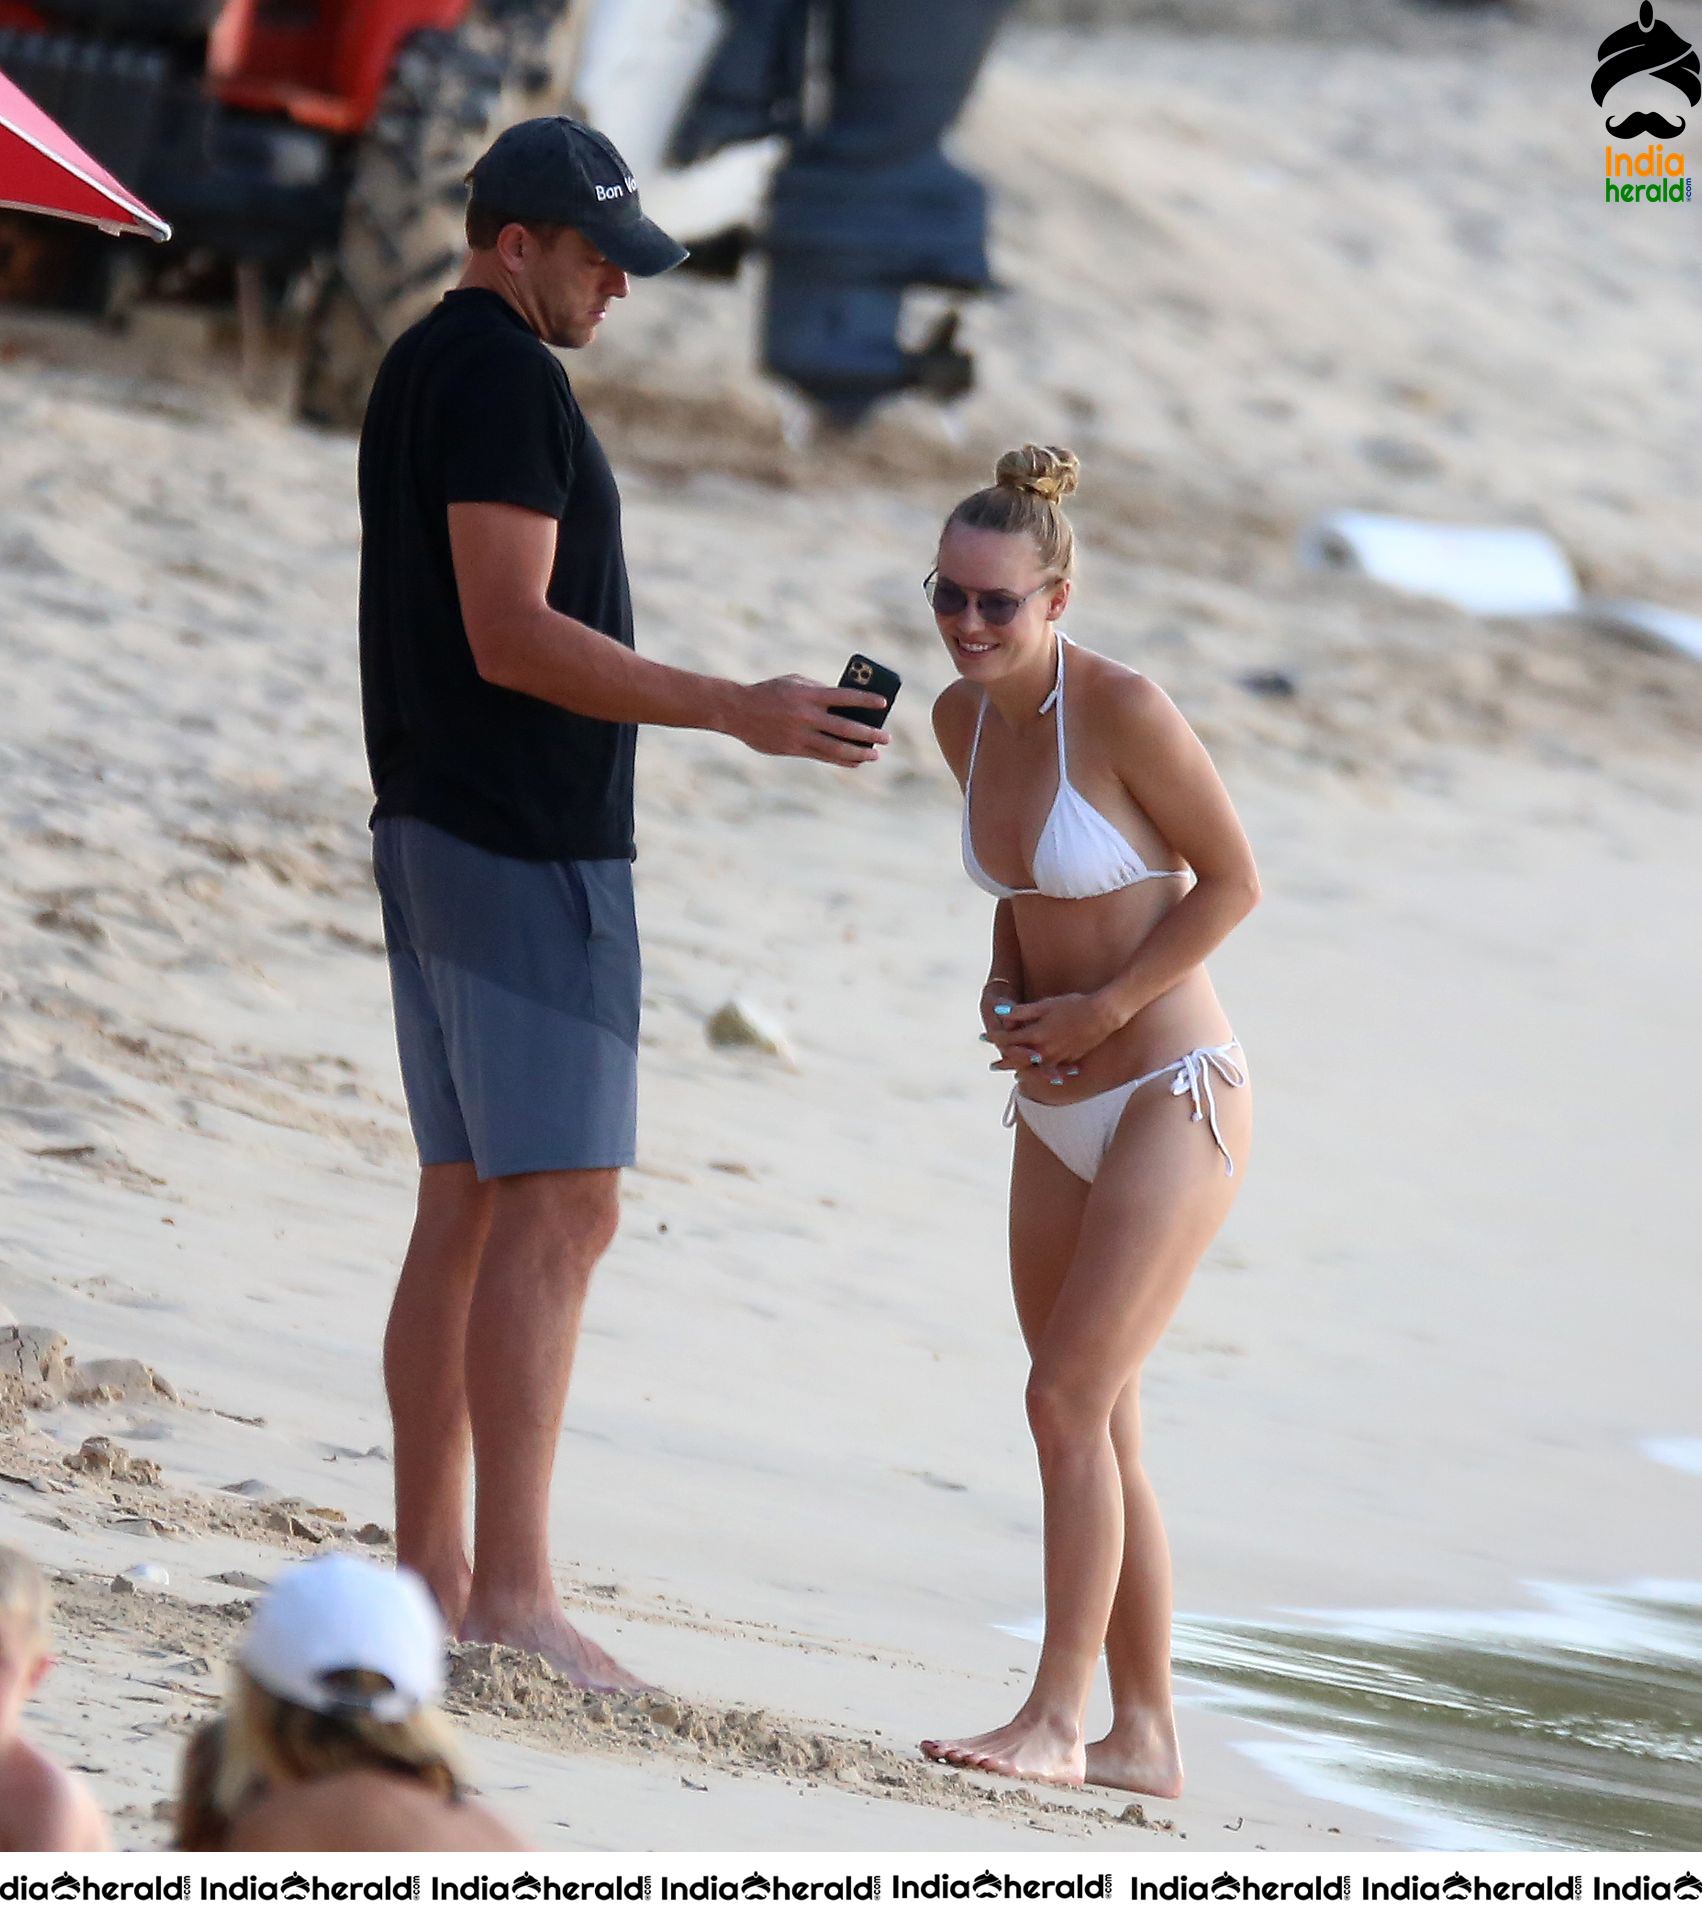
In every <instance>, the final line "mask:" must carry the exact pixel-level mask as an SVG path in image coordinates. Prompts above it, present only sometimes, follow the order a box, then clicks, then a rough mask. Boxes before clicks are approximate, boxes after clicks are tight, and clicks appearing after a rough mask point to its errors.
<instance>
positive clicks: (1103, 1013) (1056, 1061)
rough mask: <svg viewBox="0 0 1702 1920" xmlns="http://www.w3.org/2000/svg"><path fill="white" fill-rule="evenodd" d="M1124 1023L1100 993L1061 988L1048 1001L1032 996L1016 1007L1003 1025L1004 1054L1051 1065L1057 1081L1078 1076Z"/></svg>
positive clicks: (1017, 1061)
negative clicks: (1065, 990) (1071, 991)
mask: <svg viewBox="0 0 1702 1920" xmlns="http://www.w3.org/2000/svg"><path fill="white" fill-rule="evenodd" d="M1122 1024H1123V1023H1122V1022H1121V1021H1120V1020H1119V1019H1118V1018H1117V1016H1116V1014H1115V1013H1113V1012H1112V1010H1111V1009H1110V1007H1108V1006H1107V1005H1106V1003H1105V1001H1104V1000H1103V999H1102V998H1101V997H1100V996H1099V995H1098V994H1096V993H1060V994H1054V995H1053V996H1052V998H1050V999H1048V1000H1030V1001H1027V1002H1026V1003H1024V1004H1022V1005H1019V1006H1013V1007H1012V1008H1011V1009H1010V1011H1009V1012H1008V1013H1007V1014H1005V1015H1004V1016H1003V1017H1002V1019H1001V1021H1000V1026H1001V1030H1002V1034H1001V1037H1002V1038H1003V1036H1005V1035H1008V1036H1009V1038H1008V1039H1003V1044H1002V1045H1001V1048H1000V1058H1001V1061H1003V1060H1004V1059H1005V1058H1006V1056H1008V1055H1013V1054H1014V1056H1015V1058H1014V1061H1013V1062H1012V1064H1014V1065H1015V1066H1017V1067H1019V1068H1021V1067H1032V1068H1035V1069H1037V1070H1038V1069H1041V1068H1046V1069H1049V1070H1050V1073H1051V1076H1052V1078H1053V1081H1054V1083H1055V1084H1056V1083H1057V1082H1058V1081H1059V1080H1060V1079H1062V1078H1074V1076H1075V1074H1076V1073H1077V1072H1078V1071H1079V1070H1080V1065H1081V1062H1082V1061H1083V1060H1085V1059H1086V1058H1087V1056H1088V1055H1089V1054H1090V1053H1092V1051H1093V1050H1094V1048H1095V1047H1097V1046H1099V1045H1101V1044H1102V1043H1103V1042H1104V1041H1106V1040H1109V1039H1110V1038H1111V1036H1112V1034H1114V1033H1115V1032H1116V1031H1117V1029H1118V1028H1119V1027H1120V1026H1121V1025H1122Z"/></svg>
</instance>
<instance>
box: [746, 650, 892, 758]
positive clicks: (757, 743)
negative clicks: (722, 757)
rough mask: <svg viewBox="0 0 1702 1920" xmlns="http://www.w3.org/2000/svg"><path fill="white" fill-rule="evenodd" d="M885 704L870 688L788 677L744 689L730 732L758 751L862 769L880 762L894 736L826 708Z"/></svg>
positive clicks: (799, 676) (880, 705)
mask: <svg viewBox="0 0 1702 1920" xmlns="http://www.w3.org/2000/svg"><path fill="white" fill-rule="evenodd" d="M885 705H886V701H885V699H884V698H883V697H882V696H881V695H880V694H878V693H872V692H870V691H868V690H867V689H866V688H858V687H824V686H822V685H820V684H819V683H818V682H816V681H814V680H806V679H805V678H804V677H803V675H802V674H797V673H788V674H783V675H782V676H781V677H780V679H778V680H761V681H758V682H757V684H756V685H755V686H749V687H743V688H741V689H740V692H739V698H738V700H737V701H736V702H735V704H734V711H733V715H732V718H731V721H730V723H729V725H728V727H727V731H728V732H729V733H730V734H731V735H732V736H733V738H734V739H735V740H742V741H743V742H744V743H745V745H746V746H747V747H750V748H752V749H754V750H755V751H756V752H757V753H772V754H783V755H786V756H789V757H790V758H792V759H795V760H825V761H827V762H828V763H829V765H831V766H836V767H860V766H862V765H863V763H864V762H865V761H868V760H878V759H879V758H880V755H879V753H878V752H877V751H876V749H877V748H879V747H884V746H886V745H888V744H889V741H890V738H891V736H890V735H888V734H885V733H882V732H881V731H880V730H879V729H878V728H876V727H866V726H864V725H863V723H862V722H861V721H860V720H841V719H840V718H839V717H838V716H837V715H835V714H831V713H829V712H828V708H829V707H874V708H877V709H878V708H883V707H885Z"/></svg>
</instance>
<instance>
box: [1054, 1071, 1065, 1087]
mask: <svg viewBox="0 0 1702 1920" xmlns="http://www.w3.org/2000/svg"><path fill="white" fill-rule="evenodd" d="M1052 1084H1053V1086H1055V1087H1061V1086H1062V1085H1063V1084H1064V1083H1063V1081H1062V1080H1061V1079H1060V1078H1059V1077H1058V1075H1057V1074H1053V1076H1052Z"/></svg>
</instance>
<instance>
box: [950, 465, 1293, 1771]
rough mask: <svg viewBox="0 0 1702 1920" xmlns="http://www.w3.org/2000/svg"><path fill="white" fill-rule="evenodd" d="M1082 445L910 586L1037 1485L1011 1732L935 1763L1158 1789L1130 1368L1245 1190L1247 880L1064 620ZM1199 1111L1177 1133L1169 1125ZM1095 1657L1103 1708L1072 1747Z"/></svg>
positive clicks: (1158, 698) (1162, 747)
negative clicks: (1009, 1084)
mask: <svg viewBox="0 0 1702 1920" xmlns="http://www.w3.org/2000/svg"><path fill="white" fill-rule="evenodd" d="M1079 473H1080V466H1079V463H1078V462H1077V460H1076V458H1075V456H1074V455H1073V454H1071V453H1067V452H1065V451H1063V450H1061V449H1059V448H1053V447H1024V448H1023V449H1022V450H1021V451H1020V452H1019V453H1009V454H1006V455H1005V457H1004V458H1003V459H1002V460H1001V461H1000V462H999V465H998V478H997V482H996V484H995V485H993V486H991V487H987V488H984V489H983V490H982V491H981V492H979V493H975V494H971V495H970V497H969V498H968V499H967V500H965V501H963V502H962V503H961V504H960V505H959V506H958V507H957V508H956V509H955V510H954V512H953V513H952V515H951V518H950V519H949V520H948V521H947V522H946V525H945V530H944V532H943V533H942V534H941V536H940V546H939V555H938V560H937V563H936V566H935V570H934V572H933V573H932V574H930V575H929V577H928V581H927V583H926V586H927V592H928V595H929V598H930V600H931V601H932V603H933V608H934V618H935V620H936V622H937V623H938V625H939V629H940V634H941V637H942V638H943V639H944V641H945V643H946V647H947V649H948V651H949V652H950V654H951V657H952V664H953V665H954V666H955V667H956V668H957V671H958V673H959V675H960V676H961V678H959V679H958V680H957V681H956V682H955V683H954V684H953V685H951V686H949V687H948V688H947V689H946V690H945V692H944V693H943V694H941V695H940V697H939V699H938V701H937V702H936V703H935V706H934V730H935V733H936V735H937V736H938V739H939V743H940V750H941V751H942V752H943V753H944V755H945V757H946V759H947V761H948V762H949V764H950V766H951V769H952V771H953V772H954V773H955V774H956V775H957V778H958V783H959V784H960V785H961V786H962V788H963V791H964V801H963V860H964V865H965V866H966V867H967V868H968V870H969V876H970V878H971V879H972V880H974V881H975V883H976V884H977V885H978V886H980V887H983V888H985V890H986V891H987V892H988V893H990V894H993V895H994V896H995V897H996V899H997V900H998V906H997V907H996V908H995V910H994V914H993V963H992V968H991V971H990V975H989V978H988V981H987V985H986V987H985V989H984V990H983V993H982V996H981V1020H982V1028H983V1032H984V1035H985V1037H986V1038H988V1039H990V1040H991V1041H992V1042H993V1044H994V1045H995V1046H996V1047H997V1049H998V1058H997V1060H996V1061H995V1062H994V1063H993V1064H994V1066H995V1067H996V1068H1002V1069H1005V1070H1008V1071H1013V1072H1014V1073H1015V1075H1016V1084H1015V1086H1014V1087H1013V1089H1012V1092H1011V1103H1010V1108H1009V1110H1008V1111H1007V1114H1006V1119H1007V1122H1008V1123H1014V1124H1015V1126H1016V1143H1015V1152H1014V1155H1013V1159H1012V1164H1011V1200H1010V1257H1011V1281H1012V1286H1013V1288H1014V1291H1015V1294H1016V1308H1017V1317H1018V1320H1019V1321H1020V1323H1021V1327H1022V1334H1023V1338H1024V1340H1025V1341H1026V1342H1027V1345H1028V1350H1029V1357H1030V1362H1031V1365H1030V1370H1029V1377H1028V1420H1029V1426H1030V1428H1031V1430H1032V1432H1033V1435H1034V1443H1035V1447H1036V1449H1037V1451H1038V1453H1039V1458H1040V1478H1041V1487H1042V1494H1043V1499H1044V1507H1045V1590H1046V1633H1045V1639H1044V1641H1043V1643H1042V1647H1041V1652H1040V1661H1039V1666H1038V1668H1037V1670H1036V1672H1035V1676H1034V1684H1033V1686H1032V1688H1031V1689H1030V1691H1029V1695H1028V1698H1027V1700H1026V1701H1025V1702H1024V1703H1023V1706H1022V1707H1021V1709H1020V1710H1019V1711H1018V1713H1017V1714H1016V1717H1015V1718H1014V1719H1013V1720H1011V1721H1010V1722H1009V1723H1008V1724H1006V1725H1005V1726H1002V1727H998V1728H996V1729H995V1730H994V1731H993V1732H991V1733H984V1734H979V1735H977V1736H975V1737H974V1738H972V1739H967V1740H928V1741H924V1742H923V1747H922V1750H923V1752H924V1753H926V1754H927V1755H928V1756H929V1757H930V1758H931V1759H936V1760H942V1761H947V1762H949V1763H951V1764H953V1765H956V1766H963V1767H980V1768H985V1769H987V1770H988V1771H990V1772H994V1773H1002V1774H1011V1775H1018V1776H1021V1777H1023V1778H1025V1779H1037V1780H1047V1781H1053V1782H1056V1783H1059V1784H1062V1785H1080V1784H1081V1783H1082V1782H1083V1780H1087V1781H1090V1782H1092V1783H1094V1784H1096V1785H1100V1786H1110V1787H1121V1788H1124V1789H1126V1790H1128V1791H1130V1792H1139V1793H1145V1794H1152V1795H1159V1796H1163V1797H1166V1798H1171V1797H1174V1796H1175V1795H1176V1794H1178V1793H1179V1792H1180V1791H1181V1787H1182V1762H1181V1757H1180V1754H1179V1751H1178V1748H1177V1741H1176V1724H1175V1718H1174V1715H1173V1712H1172V1706H1171V1693H1170V1613H1171V1598H1170V1554H1169V1548H1168V1546H1167V1544H1166V1542H1165V1537H1164V1523H1163V1521H1162V1520H1161V1519H1160V1517H1159V1511H1158V1503H1157V1501H1156V1500H1155V1498H1154V1496H1153V1491H1152V1487H1151V1485H1150V1484H1149V1482H1148V1480H1147V1477H1146V1471H1145V1469H1144V1467H1143V1466H1142V1464H1141V1451H1140V1435H1141V1420H1140V1370H1141V1366H1142V1363H1143V1362H1144V1361H1145V1359H1146V1357H1147V1355H1148V1354H1150V1353H1151V1352H1152V1350H1153V1347H1154V1346H1155V1345H1156V1343H1157V1341H1158V1337H1159V1335H1160V1334H1161V1333H1162V1332H1163V1330H1164V1327H1165V1324H1166V1322H1167V1321H1168V1320H1169V1319H1170V1316H1171V1314H1172V1313H1173V1312H1174V1311H1175V1308H1176V1305H1177V1302H1178V1301H1179V1300H1180V1299H1181V1297H1182V1293H1183V1290H1184V1289H1185V1288H1186V1286H1187V1284H1188V1281H1189V1278H1190V1276H1191V1275H1192V1274H1193V1271H1194V1268H1195V1266H1196V1265H1197V1264H1198V1262H1199V1259H1200V1256H1201V1255H1202V1254H1203V1253H1204V1252H1205V1250H1206V1248H1207V1246H1208V1245H1209V1244H1210V1242H1211V1240H1212V1237H1213V1235H1214V1234H1216V1232H1217V1230H1218V1228H1219V1227H1220V1226H1221V1225H1222V1224H1223V1220H1224V1217H1225V1215H1226V1214H1227V1213H1228V1211H1229V1207H1230V1203H1231V1201H1232V1200H1233V1199H1234V1198H1235V1194H1236V1191H1237V1189H1238V1187H1239V1185H1240V1181H1241V1172H1242V1168H1243V1166H1244V1164H1245V1161H1246V1156H1247V1146H1248V1140H1249V1137H1250V1133H1251V1127H1252V1093H1251V1091H1250V1088H1249V1085H1248V1078H1247V1069H1246V1062H1245V1060H1244V1058H1243V1055H1242V1052H1241V1047H1240V1043H1239V1042H1238V1041H1237V1040H1236V1039H1235V1038H1234V1036H1233V1033H1232V1030H1231V1028H1230V1025H1229V1021H1228V1020H1227V1018H1226V1017H1225V1015H1224V1011H1223V1008H1222V1006H1221V1005H1220V1004H1219V1001H1218V997H1217V994H1216V993H1215V992H1214V991H1213V989H1212V984H1211V981H1210V980H1209V979H1208V978H1207V975H1206V970H1205V960H1206V957H1207V955H1208V954H1210V953H1211V952H1212V951H1213V950H1214V949H1215V948H1216V947H1217V946H1218V944H1219V943H1220V942H1221V941H1222V940H1223V939H1224V937H1225V936H1226V935H1227V934H1228V933H1229V932H1230V930H1231V929H1232V928H1233V927H1234V926H1235V925H1236V924H1237V923H1238V922H1239V921H1240V920H1242V919H1243V918H1245V916H1246V915H1247V914H1248V913H1249V912H1250V911H1251V910H1252V908H1253V906H1254V905H1255V903H1256V902H1257V900H1258V898H1259V881H1258V875H1257V872H1256V871H1255V868H1254V865H1253V855H1252V851H1251V849H1250V848H1249V846H1248V844H1247V838H1246V835H1245V834H1244V833H1243V832H1242V830H1241V825H1240V822H1239V821H1238V820H1237V819H1236V817H1235V810H1234V808H1233V807H1232V806H1231V805H1230V801H1229V796H1228V795H1227V793H1225V791H1224V788H1223V783H1222V782H1221V781H1220V780H1219V778H1218V775H1217V772H1216V770H1215V769H1214V767H1213V766H1212V763H1211V761H1210V759H1209V758H1208V757H1207V754H1206V751H1205V748H1204V747H1203V746H1202V745H1201V744H1200V742H1199V740H1198V739H1197V738H1196V737H1195V735H1194V733H1193V732H1192V730H1191V729H1190V728H1189V726H1188V723H1187V722H1186V721H1185V720H1184V719H1183V718H1182V716H1181V714H1180V713H1178V712H1177V710H1176V708H1175V707H1174V706H1173V705H1172V704H1171V702H1170V700H1169V699H1168V698H1167V697H1166V695H1165V694H1163V693H1162V692H1161V691H1160V690H1159V689H1158V688H1157V687H1156V686H1154V685H1153V683H1152V682H1151V681H1150V680H1148V679H1145V678H1144V677H1143V676H1142V675H1141V674H1138V673H1136V672H1134V671H1133V670H1132V669H1130V668H1128V667H1125V666H1122V665H1120V664H1118V663H1117V662H1116V661H1113V660H1107V659H1104V658H1103V657H1101V656H1100V655H1098V654H1093V653H1086V652H1084V651H1083V650H1082V649H1081V648H1080V647H1076V646H1073V645H1072V644H1071V643H1070V642H1069V641H1068V640H1066V639H1065V637H1064V636H1063V635H1062V634H1061V633H1060V632H1059V631H1058V629H1057V622H1058V620H1059V619H1060V618H1061V617H1062V615H1063V612H1064V609H1065V608H1066V607H1067V606H1068V604H1069V600H1070V586H1071V572H1072V566H1073V561H1074V539H1073V536H1072V534H1071V531H1070V526H1069V522H1068V521H1067V520H1066V519H1065V518H1064V515H1063V513H1062V511H1061V510H1060V508H1059V506H1058V502H1059V500H1060V499H1061V498H1063V496H1064V495H1066V494H1068V493H1071V492H1073V491H1074V489H1075V485H1076V481H1077V478H1078V476H1079ZM1189 1121H1197V1122H1199V1123H1200V1124H1198V1125H1189V1124H1187V1123H1188V1122H1189ZM1101 1648H1103V1649H1104V1650H1105V1653H1106V1656H1107V1661H1108V1665H1109V1668H1110V1676H1111V1697H1112V1723H1111V1728H1110V1731H1109V1732H1108V1733H1107V1734H1106V1736H1105V1737H1104V1738H1103V1739H1101V1740H1098V1741H1096V1742H1094V1743H1093V1744H1092V1745H1091V1746H1089V1745H1087V1744H1085V1737H1084V1726H1083V1720H1084V1716H1085V1713H1086V1710H1087V1702H1088V1695H1089V1691H1090V1689H1091V1687H1092V1683H1093V1676H1094V1672H1095V1670H1096V1668H1097V1666H1098V1663H1099V1655H1100V1650H1101Z"/></svg>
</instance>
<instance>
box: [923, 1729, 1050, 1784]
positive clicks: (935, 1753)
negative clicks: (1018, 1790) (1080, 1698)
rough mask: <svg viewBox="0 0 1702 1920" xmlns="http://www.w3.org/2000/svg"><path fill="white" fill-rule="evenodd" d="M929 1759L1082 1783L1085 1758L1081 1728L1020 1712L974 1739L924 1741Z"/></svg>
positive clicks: (1028, 1777) (1017, 1775)
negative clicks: (990, 1731) (1005, 1722)
mask: <svg viewBox="0 0 1702 1920" xmlns="http://www.w3.org/2000/svg"><path fill="white" fill-rule="evenodd" d="M922 1751H923V1753H924V1754H925V1755H926V1756H927V1757H928V1758H929V1759H930V1760H939V1761H942V1762H943V1763H944V1764H945V1765H946V1766H948V1767H974V1768H978V1769H979V1770H980V1771H981V1772H983V1773H998V1774H1003V1775H1004V1776H1005V1777H1006V1778H1008V1779H1011V1780H1039V1781H1042V1782H1044V1783H1045V1784H1046V1785H1048V1786H1054V1787H1079V1786H1080V1785H1081V1784H1082V1782H1083V1779H1084V1777H1085V1774H1086V1768H1087V1757H1086V1753H1085V1751H1084V1749H1083V1747H1082V1740H1081V1734H1080V1732H1079V1731H1078V1730H1077V1729H1076V1728H1074V1727H1072V1726H1069V1725H1067V1724H1060V1723H1059V1722H1056V1721H1047V1720H1031V1719H1025V1718H1024V1717H1023V1715H1021V1714H1018V1715H1017V1717H1016V1719H1014V1720H1012V1721H1011V1722H1010V1723H1009V1724H1008V1725H1007V1726H1003V1727H998V1728H996V1729H995V1730H994V1731H993V1732H992V1733H983V1734H979V1735H977V1737H976V1738H975V1739H973V1740H924V1741H923V1742H922Z"/></svg>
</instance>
